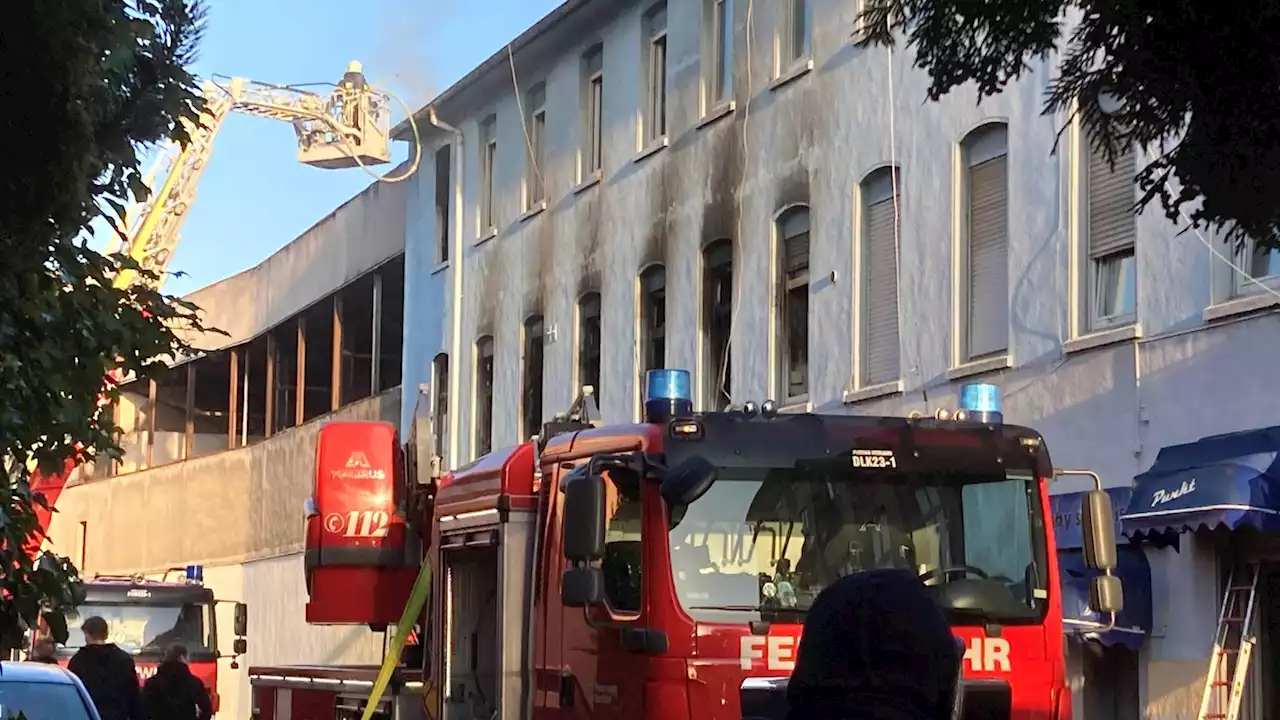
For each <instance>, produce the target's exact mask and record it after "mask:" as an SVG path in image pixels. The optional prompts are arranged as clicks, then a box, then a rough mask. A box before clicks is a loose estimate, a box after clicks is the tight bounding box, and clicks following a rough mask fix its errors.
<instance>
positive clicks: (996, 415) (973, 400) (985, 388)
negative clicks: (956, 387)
mask: <svg viewBox="0 0 1280 720" xmlns="http://www.w3.org/2000/svg"><path fill="white" fill-rule="evenodd" d="M960 409H961V410H964V411H965V414H966V415H967V416H968V419H969V420H972V421H974V422H981V423H994V424H999V423H1003V422H1004V414H1003V413H1002V412H1001V411H1000V388H998V387H996V386H995V385H992V384H991V383H965V384H964V385H963V386H962V387H961V388H960Z"/></svg>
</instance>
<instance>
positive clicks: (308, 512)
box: [302, 497, 320, 518]
mask: <svg viewBox="0 0 1280 720" xmlns="http://www.w3.org/2000/svg"><path fill="white" fill-rule="evenodd" d="M302 514H303V516H305V517H308V518H313V517H317V516H318V515H320V509H319V508H317V507H316V499H315V498H313V497H309V498H307V499H306V500H303V501H302Z"/></svg>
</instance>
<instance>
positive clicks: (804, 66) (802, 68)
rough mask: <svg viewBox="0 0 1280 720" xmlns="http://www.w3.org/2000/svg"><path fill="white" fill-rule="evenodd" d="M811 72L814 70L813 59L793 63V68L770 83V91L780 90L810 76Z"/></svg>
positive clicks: (807, 58) (808, 58) (803, 59)
mask: <svg viewBox="0 0 1280 720" xmlns="http://www.w3.org/2000/svg"><path fill="white" fill-rule="evenodd" d="M810 70H813V58H811V57H806V58H801V59H799V60H797V61H795V62H794V63H792V64H791V67H789V68H788V69H786V70H785V71H783V72H782V73H779V75H778V77H777V78H775V79H774V81H773V82H771V83H769V89H770V90H779V89H781V88H783V87H785V86H787V85H789V84H791V83H792V82H795V81H796V80H798V79H800V78H802V77H804V76H805V75H808V74H809V71H810Z"/></svg>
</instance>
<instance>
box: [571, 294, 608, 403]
mask: <svg viewBox="0 0 1280 720" xmlns="http://www.w3.org/2000/svg"><path fill="white" fill-rule="evenodd" d="M593 302H594V305H595V315H594V317H595V323H596V330H595V342H596V347H595V349H594V353H592V354H587V353H586V352H584V351H585V350H586V349H587V345H586V341H587V326H586V324H587V321H588V319H589V318H591V317H592V315H591V314H589V313H587V312H586V309H587V308H588V306H589V305H590V304H592V303H593ZM574 315H575V322H574V333H575V334H576V336H577V337H576V340H577V342H575V343H574V377H575V379H576V380H575V382H574V395H575V397H576V396H577V394H578V393H579V392H582V388H583V386H585V385H591V386H592V393H593V396H594V397H595V399H596V407H597V408H598V407H600V383H601V382H602V381H603V380H604V378H603V377H602V375H603V374H604V296H603V294H602V293H601V292H600V291H599V290H588V291H586V292H584V293H582V294H581V295H579V296H578V301H577V302H576V303H575V304H574ZM592 355H594V359H595V369H594V375H595V382H594V383H591V382H587V380H588V376H589V375H591V374H592V373H591V372H588V371H589V370H591V368H588V367H587V362H588V360H589V359H590V358H591V357H592Z"/></svg>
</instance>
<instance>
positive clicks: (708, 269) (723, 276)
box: [701, 238, 734, 410]
mask: <svg viewBox="0 0 1280 720" xmlns="http://www.w3.org/2000/svg"><path fill="white" fill-rule="evenodd" d="M733 254H734V253H733V241H732V240H730V239H728V238H722V239H719V240H715V241H713V242H711V243H709V244H708V245H707V246H706V247H705V248H703V250H702V318H701V320H702V322H701V325H702V328H701V333H702V351H703V353H704V356H703V358H702V368H703V370H702V372H703V378H702V393H703V403H702V406H703V409H704V410H723V409H725V408H726V407H728V405H729V385H730V379H731V372H730V371H731V370H732V368H733V358H732V356H731V354H732V353H731V351H730V346H729V324H730V323H731V322H732V321H733Z"/></svg>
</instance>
